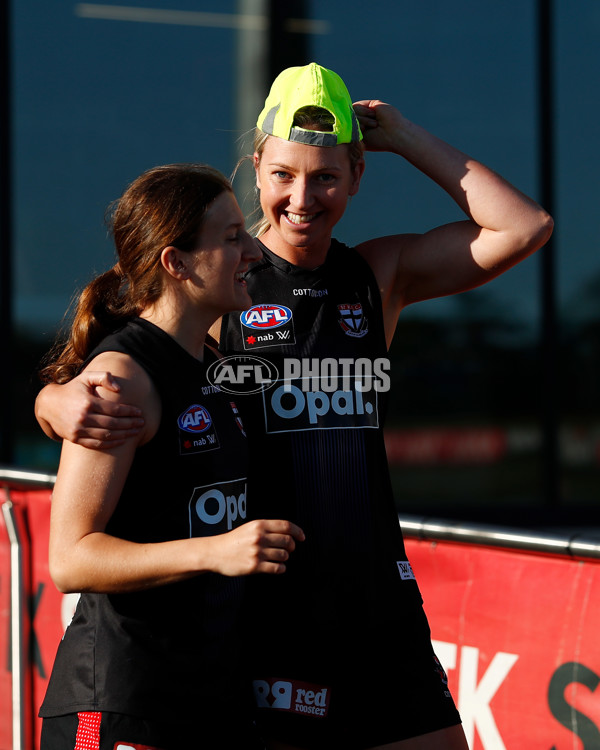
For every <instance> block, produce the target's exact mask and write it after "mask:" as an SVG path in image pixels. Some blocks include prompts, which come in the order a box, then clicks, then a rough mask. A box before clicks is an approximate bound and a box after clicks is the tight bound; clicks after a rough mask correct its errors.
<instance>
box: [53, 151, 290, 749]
mask: <svg viewBox="0 0 600 750" xmlns="http://www.w3.org/2000/svg"><path fill="white" fill-rule="evenodd" d="M112 233H113V237H114V240H115V245H116V249H117V254H118V262H117V263H116V265H115V266H114V267H113V268H112V269H110V270H109V271H107V272H106V273H104V274H102V275H101V276H99V277H98V278H96V279H95V280H94V281H92V282H91V283H90V284H89V285H88V286H87V287H86V289H85V290H84V292H83V293H82V295H81V297H80V299H79V303H78V306H77V311H76V315H75V319H74V322H73V325H72V329H71V332H70V336H69V339H68V341H67V343H66V345H65V346H64V347H63V348H62V349H59V350H57V352H56V353H55V355H54V356H53V358H52V361H51V362H50V363H49V364H48V365H47V366H46V367H45V369H44V371H43V375H44V378H45V379H46V381H47V382H56V383H61V382H65V381H68V380H70V379H71V378H72V377H73V376H74V375H75V374H77V373H80V372H81V373H83V376H84V377H85V373H86V371H87V370H88V369H89V368H91V369H92V370H97V369H103V370H104V369H105V370H109V371H110V372H111V373H112V376H113V377H114V379H115V382H116V383H117V384H118V387H119V391H120V398H124V399H125V400H126V401H127V402H128V403H131V404H133V405H135V407H136V408H138V409H139V410H140V413H141V414H143V419H144V427H143V429H142V430H141V431H140V432H139V433H138V434H137V435H135V436H129V437H128V438H126V439H124V440H123V441H122V443H121V444H120V445H119V446H117V447H110V448H104V449H97V450H92V449H90V448H87V447H84V446H81V445H76V444H75V443H72V442H68V441H65V442H64V443H63V447H62V453H61V460H60V466H59V469H58V475H57V479H56V485H55V488H54V493H53V497H52V511H51V528H50V548H49V554H50V572H51V575H52V578H53V580H54V582H55V583H56V585H57V587H58V588H59V589H60V590H61V591H63V592H82V593H81V597H80V600H79V603H78V606H77V609H76V612H75V615H74V618H73V620H72V622H71V624H70V625H69V627H68V628H67V631H66V633H65V635H64V637H63V639H62V641H61V644H60V646H59V649H58V653H57V657H56V661H55V664H54V668H53V672H52V675H51V678H50V682H49V686H48V690H47V694H46V697H45V700H44V703H43V705H42V707H41V710H40V715H41V716H42V717H43V719H44V721H43V729H42V741H41V747H42V749H43V750H51V749H52V750H59V748H60V750H66V749H67V748H77V749H78V750H79V748H99V750H113V748H116V747H136V748H140V747H144V748H160V749H161V750H171V749H172V750H175V749H177V750H179V749H180V748H182V747H200V746H202V743H203V742H206V743H207V744H206V746H207V747H211V748H226V749H227V750H233V749H234V748H235V750H239V748H242V747H243V748H246V747H248V748H251V747H255V746H257V745H256V744H255V743H256V742H257V740H256V737H255V735H254V729H253V726H252V717H251V711H250V701H249V695H250V693H249V687H248V686H247V684H246V682H245V681H244V678H243V676H242V674H241V672H240V667H239V660H240V657H241V655H242V653H243V652H242V642H241V638H240V632H239V627H238V615H239V609H240V603H241V599H242V593H243V585H242V584H243V578H241V577H243V576H247V575H250V574H253V573H264V574H268V575H277V574H280V573H282V572H283V571H284V570H285V566H286V562H287V560H288V558H289V555H290V553H291V552H292V550H293V549H294V545H295V540H299V539H301V538H302V532H301V531H300V529H299V528H298V527H296V526H294V525H293V524H290V523H287V522H285V521H278V520H267V521H256V520H254V521H247V519H248V518H250V517H252V516H251V514H253V507H254V498H253V497H252V494H248V492H247V487H246V483H247V447H246V435H245V431H244V426H243V423H242V422H241V420H240V417H239V413H238V411H237V408H236V404H235V402H234V401H233V400H232V398H231V396H227V395H226V394H224V393H221V392H220V391H219V390H218V389H217V388H214V387H213V386H211V384H210V382H209V381H208V379H207V374H206V373H207V369H208V368H209V367H210V365H211V363H213V362H215V361H216V360H217V354H216V352H215V351H214V350H213V349H212V348H211V346H210V345H209V344H208V343H207V340H208V337H207V332H208V329H209V327H210V325H211V324H212V323H213V322H214V321H215V319H217V318H218V317H220V316H221V315H223V314H224V313H226V312H229V311H231V310H235V309H242V308H244V307H247V306H248V305H249V304H250V302H251V300H250V298H249V296H248V292H247V289H246V283H245V281H244V280H243V275H244V273H245V271H246V270H247V268H248V264H249V263H251V262H253V261H255V260H256V259H257V258H258V257H259V253H258V251H257V248H256V246H255V245H254V243H253V242H252V240H251V239H250V237H249V235H248V234H247V233H246V232H245V230H244V220H243V217H242V214H241V212H240V209H239V207H238V205H237V202H236V200H235V198H234V196H233V193H232V191H231V187H230V185H229V183H228V181H227V180H226V179H225V178H224V177H223V176H222V175H221V174H220V173H218V172H217V171H216V170H213V169H212V168H210V167H207V166H204V165H169V166H164V167H157V168H155V169H151V170H149V171H148V172H146V173H144V174H143V175H142V176H141V177H139V178H138V179H137V180H135V181H134V182H133V183H132V184H131V185H130V186H129V188H128V189H127V190H126V191H125V193H124V194H123V196H122V198H121V199H120V200H119V201H118V203H117V204H116V208H115V210H114V213H113V217H112ZM98 395H99V396H100V397H102V398H108V399H114V398H115V393H114V392H112V391H109V390H107V389H105V388H102V387H101V386H99V387H98ZM253 517H254V518H256V516H253Z"/></svg>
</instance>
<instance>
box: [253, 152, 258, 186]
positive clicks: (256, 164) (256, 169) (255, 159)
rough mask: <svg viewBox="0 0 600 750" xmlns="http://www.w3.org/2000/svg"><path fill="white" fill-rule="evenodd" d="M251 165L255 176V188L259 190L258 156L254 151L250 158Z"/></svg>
mask: <svg viewBox="0 0 600 750" xmlns="http://www.w3.org/2000/svg"><path fill="white" fill-rule="evenodd" d="M252 163H253V164H254V174H255V175H256V187H257V188H258V189H259V190H260V176H259V171H258V168H259V167H260V156H259V155H258V153H257V152H256V151H255V152H254V154H253V156H252Z"/></svg>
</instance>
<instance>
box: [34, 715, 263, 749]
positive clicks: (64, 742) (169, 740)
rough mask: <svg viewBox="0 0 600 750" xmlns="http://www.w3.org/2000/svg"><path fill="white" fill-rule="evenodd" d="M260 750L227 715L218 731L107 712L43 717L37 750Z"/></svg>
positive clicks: (189, 723) (244, 726)
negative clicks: (225, 721)
mask: <svg viewBox="0 0 600 750" xmlns="http://www.w3.org/2000/svg"><path fill="white" fill-rule="evenodd" d="M202 747H206V748H211V750H213V749H214V750H240V749H241V748H244V750H245V749H246V748H249V749H250V750H260V749H261V748H262V747H263V745H262V743H260V742H259V741H258V738H257V735H256V732H255V729H254V728H253V727H251V726H250V727H249V726H248V725H247V724H246V723H245V722H241V721H240V720H239V718H238V717H236V716H231V717H229V720H228V722H227V723H226V724H223V726H222V728H219V727H217V726H213V727H212V728H210V727H207V726H206V724H205V723H204V722H202V721H197V722H193V721H185V722H179V723H176V722H172V721H171V722H170V721H155V720H146V719H140V718H136V717H134V716H127V715H125V714H118V713H111V712H108V711H102V712H100V711H83V712H80V713H74V714H65V715H63V716H53V717H50V718H44V720H43V723H42V737H41V742H40V750H182V749H183V748H202Z"/></svg>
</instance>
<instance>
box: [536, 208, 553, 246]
mask: <svg viewBox="0 0 600 750" xmlns="http://www.w3.org/2000/svg"><path fill="white" fill-rule="evenodd" d="M542 214H543V217H542V221H541V222H540V224H541V226H540V228H539V235H540V247H542V245H545V244H546V242H548V240H549V239H550V237H551V236H552V232H553V231H554V219H553V218H552V217H551V216H550V214H549V213H547V212H546V211H542Z"/></svg>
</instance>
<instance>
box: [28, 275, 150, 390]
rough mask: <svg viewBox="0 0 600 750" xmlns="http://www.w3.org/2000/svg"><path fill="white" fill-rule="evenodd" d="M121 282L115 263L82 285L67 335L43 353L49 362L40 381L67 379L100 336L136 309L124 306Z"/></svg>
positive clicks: (84, 359) (110, 331) (78, 367)
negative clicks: (47, 353)
mask: <svg viewBox="0 0 600 750" xmlns="http://www.w3.org/2000/svg"><path fill="white" fill-rule="evenodd" d="M123 286H124V278H123V276H122V274H121V269H120V266H119V264H118V263H117V264H116V265H115V266H113V268H111V269H110V270H108V271H106V272H105V273H103V274H101V275H100V276H97V277H96V278H95V279H94V280H93V281H91V282H90V283H89V284H88V285H87V286H86V287H85V289H84V290H83V292H82V293H81V295H80V296H79V299H78V301H77V306H76V308H75V314H74V316H73V323H72V325H71V330H70V332H69V335H68V339H67V341H66V343H65V342H64V341H63V342H61V341H58V342H57V343H56V344H55V345H54V348H53V349H52V351H51V352H50V354H49V355H48V357H47V360H49V364H46V365H45V366H44V367H43V368H42V370H41V372H40V377H41V379H42V382H44V383H67V382H68V381H69V380H71V379H72V378H73V377H75V375H77V373H78V372H79V370H80V369H81V368H82V366H83V364H84V363H85V362H86V360H87V359H88V357H89V355H90V354H91V353H92V352H93V350H94V349H95V348H96V347H97V346H98V344H99V343H100V342H101V341H102V339H104V338H106V336H108V335H109V334H111V333H114V331H116V330H118V329H119V328H121V327H122V326H123V325H124V324H125V323H126V322H127V320H129V319H130V318H132V317H134V316H135V315H136V314H137V311H136V310H132V309H128V305H127V303H126V299H127V298H126V296H125V295H124V294H123Z"/></svg>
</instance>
